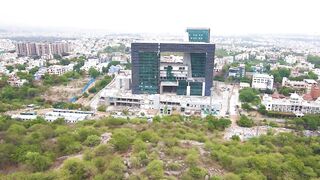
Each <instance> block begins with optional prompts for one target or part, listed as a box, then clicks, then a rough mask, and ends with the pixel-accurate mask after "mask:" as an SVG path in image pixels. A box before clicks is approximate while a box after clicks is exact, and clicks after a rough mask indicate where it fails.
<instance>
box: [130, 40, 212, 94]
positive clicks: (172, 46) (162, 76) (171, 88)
mask: <svg viewBox="0 0 320 180" xmlns="http://www.w3.org/2000/svg"><path fill="white" fill-rule="evenodd" d="M214 52H215V45H214V44H210V43H199V42H186V43H184V42H183V43H143V42H142V43H132V44H131V58H132V93H133V94H159V93H160V94H163V93H170V94H177V95H191V96H193V95H195V96H210V88H211V87H212V80H213V64H214ZM169 54H172V55H169ZM177 54H178V55H177Z"/></svg>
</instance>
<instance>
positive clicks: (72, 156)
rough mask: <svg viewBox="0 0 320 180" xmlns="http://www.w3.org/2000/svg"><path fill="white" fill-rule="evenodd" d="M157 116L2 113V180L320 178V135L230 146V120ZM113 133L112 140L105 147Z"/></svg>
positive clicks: (302, 122) (309, 122) (306, 124)
mask: <svg viewBox="0 0 320 180" xmlns="http://www.w3.org/2000/svg"><path fill="white" fill-rule="evenodd" d="M157 119H158V121H154V122H153V123H148V122H147V121H146V120H140V119H131V120H126V119H117V118H112V117H106V118H103V119H100V120H87V121H82V122H79V123H76V124H65V123H63V121H60V120H59V121H57V122H54V123H49V122H46V121H44V120H42V119H37V120H34V121H16V120H12V119H11V118H9V117H6V116H0V136H1V138H2V140H1V143H0V170H1V173H3V172H4V173H3V174H1V173H0V179H52V180H53V179H108V180H109V179H116V180H117V179H119V180H120V179H126V178H128V179H204V178H205V177H206V175H208V174H209V172H210V171H211V173H212V168H216V169H219V171H221V173H218V174H216V173H214V174H213V176H211V179H286V178H289V179H312V178H313V179H316V178H318V177H319V176H320V167H319V161H320V156H319V153H320V139H319V137H304V136H299V135H298V134H299V133H280V134H277V135H273V134H268V135H264V136H261V137H257V138H252V139H249V140H248V141H245V142H240V141H239V137H237V136H234V137H233V138H232V139H233V140H231V141H224V140H222V139H221V138H220V137H221V135H222V132H221V131H220V130H222V129H223V128H225V127H228V124H229V123H230V122H229V120H227V119H216V118H214V117H212V116H208V117H207V118H205V119H201V118H199V117H192V116H191V117H188V118H186V117H182V116H178V115H173V116H166V117H165V118H161V117H157ZM242 119H244V118H242ZM246 119H247V118H246ZM318 120H319V118H318V116H310V117H308V116H305V117H303V118H299V119H292V122H291V121H290V123H296V124H297V129H299V130H300V128H298V127H300V126H301V127H302V128H309V129H315V128H316V126H314V124H315V123H317V122H318ZM117 121H119V122H121V123H116V122H117ZM317 125H318V126H319V124H317ZM216 129H217V130H219V131H216ZM105 132H110V133H111V134H112V135H111V140H110V141H109V142H108V143H106V144H100V135H101V134H104V133H105ZM12 167H14V168H12ZM128 172H129V173H128ZM176 172H179V173H178V174H177V175H175V174H171V175H170V173H176Z"/></svg>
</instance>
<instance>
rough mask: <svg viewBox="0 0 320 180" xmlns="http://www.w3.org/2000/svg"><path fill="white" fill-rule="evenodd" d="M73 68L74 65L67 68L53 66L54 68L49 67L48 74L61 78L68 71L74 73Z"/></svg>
mask: <svg viewBox="0 0 320 180" xmlns="http://www.w3.org/2000/svg"><path fill="white" fill-rule="evenodd" d="M73 66H74V64H69V65H67V66H62V65H53V66H50V67H48V69H47V72H48V73H49V74H54V75H58V76H60V75H63V74H64V73H66V72H68V71H73Z"/></svg>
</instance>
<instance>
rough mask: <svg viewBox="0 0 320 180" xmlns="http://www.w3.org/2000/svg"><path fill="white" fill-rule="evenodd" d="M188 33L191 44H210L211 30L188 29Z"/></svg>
mask: <svg viewBox="0 0 320 180" xmlns="http://www.w3.org/2000/svg"><path fill="white" fill-rule="evenodd" d="M187 33H188V38H189V42H205V43H209V42H210V29H209V28H188V29H187Z"/></svg>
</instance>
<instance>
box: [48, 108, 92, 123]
mask: <svg viewBox="0 0 320 180" xmlns="http://www.w3.org/2000/svg"><path fill="white" fill-rule="evenodd" d="M92 115H94V113H93V112H92V111H79V110H68V109H53V111H52V112H47V113H46V114H45V116H44V118H45V120H47V121H49V122H53V121H55V120H57V119H59V118H63V119H64V120H65V121H66V122H67V123H76V122H78V121H83V120H85V119H89V118H90V117H91V116H92Z"/></svg>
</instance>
